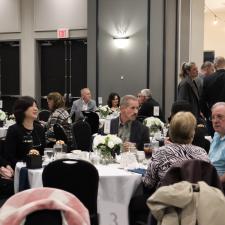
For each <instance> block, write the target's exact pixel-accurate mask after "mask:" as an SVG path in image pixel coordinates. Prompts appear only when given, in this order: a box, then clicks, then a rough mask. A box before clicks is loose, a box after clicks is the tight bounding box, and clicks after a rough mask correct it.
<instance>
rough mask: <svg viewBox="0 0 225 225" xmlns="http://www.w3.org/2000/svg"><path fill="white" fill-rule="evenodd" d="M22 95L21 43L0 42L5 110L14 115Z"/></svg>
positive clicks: (0, 92) (0, 87) (0, 88)
mask: <svg viewBox="0 0 225 225" xmlns="http://www.w3.org/2000/svg"><path fill="white" fill-rule="evenodd" d="M19 95H20V42H19V41H10V42H0V97H1V99H2V100H3V110H4V111H6V112H8V113H12V105H13V103H14V102H15V100H16V99H17V98H18V97H19Z"/></svg>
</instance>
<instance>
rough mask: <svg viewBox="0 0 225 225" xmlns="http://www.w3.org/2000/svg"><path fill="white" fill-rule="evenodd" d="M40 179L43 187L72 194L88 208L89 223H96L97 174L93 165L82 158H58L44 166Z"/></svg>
mask: <svg viewBox="0 0 225 225" xmlns="http://www.w3.org/2000/svg"><path fill="white" fill-rule="evenodd" d="M42 181H43V186H44V187H54V188H59V189H62V190H64V191H68V192H70V193H72V194H74V195H75V196H76V197H77V198H78V199H79V200H80V201H81V202H82V203H83V204H84V206H85V207H86V208H87V209H88V210H89V214H90V220H91V224H92V225H96V224H98V214H97V196H98V184H99V175H98V171H97V169H96V168H95V166H93V165H92V164H91V163H89V162H87V161H83V160H76V159H59V160H56V161H54V162H51V163H49V164H48V165H47V166H46V167H45V168H44V170H43V174H42Z"/></svg>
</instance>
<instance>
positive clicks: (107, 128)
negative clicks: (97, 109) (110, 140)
mask: <svg viewBox="0 0 225 225" xmlns="http://www.w3.org/2000/svg"><path fill="white" fill-rule="evenodd" d="M110 125H111V120H108V119H106V120H105V123H104V134H110Z"/></svg>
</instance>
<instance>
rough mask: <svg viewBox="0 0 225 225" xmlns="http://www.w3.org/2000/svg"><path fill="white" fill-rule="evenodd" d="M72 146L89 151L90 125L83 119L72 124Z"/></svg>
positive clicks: (90, 143) (90, 142) (90, 145)
mask: <svg viewBox="0 0 225 225" xmlns="http://www.w3.org/2000/svg"><path fill="white" fill-rule="evenodd" d="M72 133H73V139H74V146H75V147H76V149H80V150H82V151H91V147H92V135H91V127H90V125H89V124H88V123H87V122H86V121H83V120H79V121H77V122H75V123H73V125H72Z"/></svg>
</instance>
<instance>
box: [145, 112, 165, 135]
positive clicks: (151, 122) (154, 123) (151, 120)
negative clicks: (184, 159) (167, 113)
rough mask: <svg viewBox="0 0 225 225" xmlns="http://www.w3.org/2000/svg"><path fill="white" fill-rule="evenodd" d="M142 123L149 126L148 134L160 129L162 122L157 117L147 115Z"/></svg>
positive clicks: (162, 125)
mask: <svg viewBox="0 0 225 225" xmlns="http://www.w3.org/2000/svg"><path fill="white" fill-rule="evenodd" d="M143 123H144V125H145V126H147V127H148V128H149V132H150V135H152V134H154V133H156V132H158V131H160V130H162V128H163V127H164V123H163V122H162V121H161V120H160V119H159V118H157V117H153V116H151V117H148V118H146V119H144V121H143Z"/></svg>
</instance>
